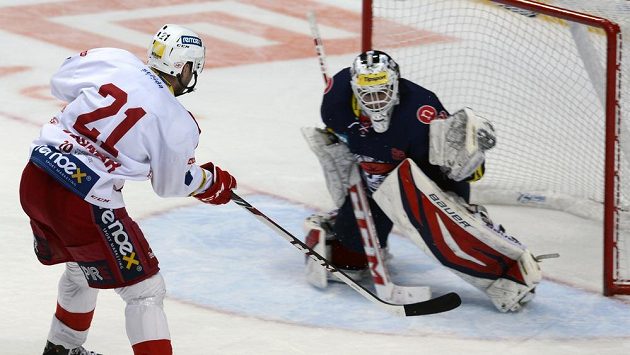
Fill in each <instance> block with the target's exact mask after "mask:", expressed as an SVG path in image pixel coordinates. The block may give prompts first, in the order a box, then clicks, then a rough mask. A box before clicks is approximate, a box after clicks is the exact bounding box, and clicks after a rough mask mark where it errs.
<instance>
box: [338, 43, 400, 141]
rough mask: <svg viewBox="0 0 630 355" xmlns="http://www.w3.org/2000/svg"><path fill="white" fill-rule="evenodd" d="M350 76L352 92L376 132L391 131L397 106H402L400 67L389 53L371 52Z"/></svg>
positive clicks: (356, 62)
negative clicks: (400, 101)
mask: <svg viewBox="0 0 630 355" xmlns="http://www.w3.org/2000/svg"><path fill="white" fill-rule="evenodd" d="M350 75H351V79H350V85H351V86H352V92H353V93H354V96H355V97H356V99H357V101H358V103H359V107H360V108H361V110H362V111H363V113H365V114H366V115H367V116H368V117H369V118H370V121H372V127H373V128H374V131H375V132H378V133H382V132H385V131H387V129H389V123H390V120H391V116H392V111H393V110H394V106H395V105H397V104H398V79H399V78H400V70H399V69H398V64H397V63H396V62H395V61H394V60H393V59H392V57H390V56H389V55H388V54H387V53H385V52H381V51H376V50H371V51H367V52H363V53H361V54H359V56H357V57H356V58H355V60H354V62H353V63H352V66H351V67H350Z"/></svg>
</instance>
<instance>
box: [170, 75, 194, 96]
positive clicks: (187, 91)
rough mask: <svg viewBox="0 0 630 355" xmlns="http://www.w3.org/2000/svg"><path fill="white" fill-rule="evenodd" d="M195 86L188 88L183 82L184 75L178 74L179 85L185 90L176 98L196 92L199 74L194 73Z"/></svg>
mask: <svg viewBox="0 0 630 355" xmlns="http://www.w3.org/2000/svg"><path fill="white" fill-rule="evenodd" d="M193 78H194V81H193V84H192V85H191V86H186V85H184V83H183V82H182V75H181V74H177V82H178V83H179V85H181V87H183V88H184V90H182V92H180V93H179V94H175V96H181V95H184V94H188V93H189V92H193V91H195V85H197V73H196V72H193Z"/></svg>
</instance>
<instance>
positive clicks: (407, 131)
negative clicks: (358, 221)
mask: <svg viewBox="0 0 630 355" xmlns="http://www.w3.org/2000/svg"><path fill="white" fill-rule="evenodd" d="M399 93H400V102H399V104H398V105H396V106H394V110H393V113H392V117H391V121H390V126H389V129H388V130H387V131H385V132H383V133H376V132H375V131H374V130H373V129H372V127H371V122H370V119H369V118H368V117H366V116H363V115H362V114H361V110H360V108H359V105H358V103H357V100H356V98H355V97H354V95H353V94H352V88H351V87H350V68H346V69H343V70H341V71H340V72H339V73H337V74H336V75H335V76H334V77H333V82H332V83H331V85H330V86H329V87H328V89H327V92H326V93H325V94H324V99H323V102H322V106H321V116H322V120H323V121H324V124H325V125H326V127H327V128H328V129H330V130H331V131H332V132H333V133H335V134H336V135H337V137H338V138H339V139H340V140H341V141H342V142H344V143H345V144H347V145H348V147H349V149H350V151H351V152H352V153H353V154H354V155H355V157H356V159H357V161H358V162H359V164H360V166H361V169H362V171H363V176H364V178H365V180H366V182H367V184H368V187H369V190H370V191H372V192H373V191H375V190H376V189H377V188H378V186H380V184H381V182H382V181H383V180H384V179H385V177H386V176H387V175H388V174H389V172H391V171H392V170H393V169H395V168H396V166H398V164H399V163H400V162H402V161H403V160H404V159H406V158H411V159H412V160H413V161H414V162H415V163H416V164H417V165H418V167H419V168H420V169H422V171H423V172H424V173H425V174H427V176H428V177H429V178H430V179H431V180H433V181H434V182H436V183H437V184H438V186H440V188H442V189H443V190H446V191H453V192H455V193H457V194H458V195H460V196H462V197H463V198H464V199H466V200H467V201H468V197H469V185H468V183H467V182H456V181H453V180H451V179H449V178H448V177H446V175H445V174H444V173H443V172H442V171H441V170H440V167H438V166H435V165H432V164H430V163H429V123H430V122H431V120H433V119H438V118H446V117H447V116H448V115H449V113H448V111H447V110H446V109H445V108H444V106H442V103H441V102H440V100H439V99H438V98H437V96H436V95H435V94H434V93H433V92H431V91H429V90H427V89H425V88H423V87H421V86H419V85H417V84H414V83H413V82H411V81H409V80H406V79H402V78H401V79H400V82H399Z"/></svg>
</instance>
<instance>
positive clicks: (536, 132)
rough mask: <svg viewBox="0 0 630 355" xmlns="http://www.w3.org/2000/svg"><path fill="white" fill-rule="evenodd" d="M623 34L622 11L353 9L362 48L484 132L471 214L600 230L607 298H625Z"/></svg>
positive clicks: (559, 2)
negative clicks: (575, 222) (558, 219)
mask: <svg viewBox="0 0 630 355" xmlns="http://www.w3.org/2000/svg"><path fill="white" fill-rule="evenodd" d="M543 2H544V3H543ZM628 32H630V1H626V0H616V1H614V0H613V1H606V2H603V1H601V2H600V1H593V0H547V1H541V2H535V1H529V0H421V1H417V0H416V1H412V0H408V1H405V0H363V23H362V42H361V43H362V49H363V50H367V49H372V48H374V49H381V50H385V51H387V52H389V53H390V54H392V56H393V57H394V58H395V59H396V60H397V61H398V62H399V64H401V71H402V76H403V77H405V78H408V79H411V80H413V81H416V82H418V83H419V84H421V85H423V86H425V87H427V88H429V89H430V90H432V91H435V92H436V93H437V95H438V96H439V97H440V99H441V100H442V101H443V103H444V104H445V106H446V107H448V108H449V109H450V110H455V109H458V108H461V107H463V106H470V107H473V108H474V109H475V110H476V111H478V112H480V113H481V114H482V115H484V116H486V117H488V118H490V119H491V120H492V121H493V122H494V123H495V126H496V128H497V132H498V138H499V144H498V145H497V148H496V149H495V150H493V151H492V153H490V154H489V158H488V163H487V164H488V172H487V174H486V176H485V177H484V179H482V181H481V182H480V183H479V185H477V184H475V185H476V186H474V187H473V189H474V190H473V192H472V193H473V198H474V199H475V202H478V203H499V204H515V205H525V206H534V207H544V208H552V209H559V210H564V211H567V212H570V213H573V214H576V215H579V216H583V217H588V218H592V219H597V220H601V221H602V224H603V228H602V233H601V234H602V235H599V236H595V237H594V238H595V239H596V240H598V241H599V240H601V238H602V237H603V250H604V255H603V264H604V265H603V293H604V294H605V295H614V294H630V131H629V124H628V123H627V121H628V120H630V94H628V91H630V87H628V85H629V84H630V82H629V81H630V65H627V64H624V62H623V61H622V58H623V60H626V61H627V60H629V59H630V46H627V45H626V48H623V47H622V35H625V36H628ZM622 48H623V49H622ZM624 90H625V91H624Z"/></svg>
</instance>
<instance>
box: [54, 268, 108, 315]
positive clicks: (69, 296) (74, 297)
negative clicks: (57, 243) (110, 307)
mask: <svg viewBox="0 0 630 355" xmlns="http://www.w3.org/2000/svg"><path fill="white" fill-rule="evenodd" d="M97 295H98V289H94V288H90V287H89V286H88V284H87V281H86V280H85V276H84V274H83V271H82V270H81V267H80V266H79V265H78V264H77V263H73V262H69V263H66V270H65V271H64V273H63V274H62V275H61V278H60V279H59V285H58V294H57V303H58V304H59V306H60V307H61V308H63V309H64V310H66V311H68V312H73V313H87V312H91V311H93V310H94V307H95V306H96V297H97Z"/></svg>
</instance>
